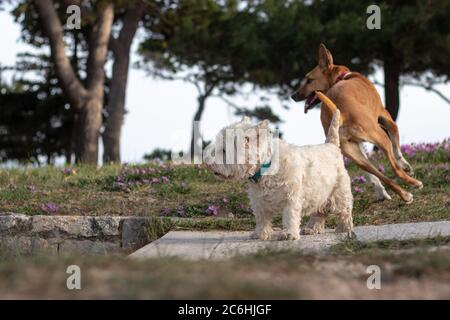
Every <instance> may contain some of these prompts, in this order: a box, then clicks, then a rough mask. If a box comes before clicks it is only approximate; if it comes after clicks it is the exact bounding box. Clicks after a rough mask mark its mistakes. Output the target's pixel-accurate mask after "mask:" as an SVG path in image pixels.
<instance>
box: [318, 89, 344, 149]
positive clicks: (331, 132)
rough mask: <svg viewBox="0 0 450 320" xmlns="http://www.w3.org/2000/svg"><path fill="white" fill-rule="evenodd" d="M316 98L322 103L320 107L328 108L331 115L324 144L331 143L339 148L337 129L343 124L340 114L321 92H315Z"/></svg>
mask: <svg viewBox="0 0 450 320" xmlns="http://www.w3.org/2000/svg"><path fill="white" fill-rule="evenodd" d="M316 95H317V97H318V98H319V100H320V101H322V106H325V107H326V108H328V110H329V111H330V112H331V113H332V114H333V119H332V120H331V124H330V127H329V128H328V134H327V139H326V140H325V142H327V143H333V144H335V145H337V146H338V147H339V127H340V126H341V124H342V123H343V122H344V120H343V119H342V117H341V112H340V111H339V109H338V108H337V107H336V105H335V104H334V102H333V101H331V100H330V99H329V98H328V97H327V96H326V95H324V94H323V93H322V92H319V91H317V92H316Z"/></svg>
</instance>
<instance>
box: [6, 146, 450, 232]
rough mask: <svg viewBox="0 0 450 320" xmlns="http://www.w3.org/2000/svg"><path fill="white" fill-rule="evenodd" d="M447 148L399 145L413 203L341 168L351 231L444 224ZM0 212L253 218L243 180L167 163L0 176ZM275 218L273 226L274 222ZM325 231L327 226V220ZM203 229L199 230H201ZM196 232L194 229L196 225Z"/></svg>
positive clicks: (247, 223) (448, 196) (448, 194)
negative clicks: (384, 197) (387, 197)
mask: <svg viewBox="0 0 450 320" xmlns="http://www.w3.org/2000/svg"><path fill="white" fill-rule="evenodd" d="M449 145H450V142H449V141H448V140H446V141H443V142H441V143H435V144H419V145H407V146H403V151H404V153H405V156H406V157H407V158H408V160H409V161H410V163H411V164H412V166H413V167H414V170H415V176H416V177H417V178H418V179H420V180H422V181H423V183H424V188H423V189H422V190H416V189H414V188H409V187H408V186H405V188H406V189H410V191H411V192H412V193H413V194H414V202H413V203H412V204H410V205H406V204H404V203H403V202H402V201H401V200H400V198H399V197H397V196H396V195H395V194H393V192H392V191H390V190H388V192H389V193H390V194H391V196H392V198H393V199H392V200H391V201H384V202H376V201H375V199H374V192H373V190H372V187H371V185H370V184H369V182H368V181H366V180H367V179H365V177H364V175H365V173H364V172H363V171H362V170H360V169H359V168H357V167H356V166H355V165H354V164H352V163H349V164H348V166H347V167H348V170H349V174H350V176H351V178H352V180H353V183H352V184H353V186H352V188H353V193H354V196H355V204H354V221H355V224H356V225H366V224H385V223H394V222H409V221H433V220H443V219H449V218H450V212H449V207H450V168H449V160H450V147H449ZM371 158H372V160H373V161H374V162H376V163H377V166H379V167H380V168H381V170H383V171H385V172H386V174H387V175H388V176H389V177H394V175H393V173H392V170H391V168H390V166H389V165H387V163H386V161H385V160H384V155H382V154H380V153H377V152H375V153H373V154H372V155H371ZM0 212H15V213H25V214H30V215H35V214H50V215H51V214H61V215H139V216H146V215H154V216H178V217H197V218H208V217H209V218H211V219H205V221H206V220H207V221H209V222H208V223H207V224H206V226H208V227H215V228H235V229H249V228H252V227H253V215H252V214H251V209H250V208H249V204H248V198H247V195H246V182H231V181H222V180H217V179H216V178H215V177H214V175H213V174H212V173H211V172H209V171H208V170H207V169H206V168H204V167H203V166H199V165H195V166H194V165H184V166H175V165H171V164H170V163H165V164H156V163H149V164H146V165H138V166H134V165H122V166H103V167H101V168H95V167H88V166H76V167H70V168H68V167H67V168H56V167H44V168H32V169H2V170H0ZM215 217H230V218H233V219H230V221H233V224H229V223H228V224H223V223H222V224H220V223H216V224H214V223H213V224H211V222H210V220H214V218H215ZM279 220H280V219H279V218H276V219H275V223H278V222H279ZM327 223H328V225H329V226H331V227H332V226H333V225H334V220H333V219H332V218H331V219H329V220H328V221H327ZM204 226H205V225H203V227H204ZM197 227H199V228H201V227H202V225H199V226H197Z"/></svg>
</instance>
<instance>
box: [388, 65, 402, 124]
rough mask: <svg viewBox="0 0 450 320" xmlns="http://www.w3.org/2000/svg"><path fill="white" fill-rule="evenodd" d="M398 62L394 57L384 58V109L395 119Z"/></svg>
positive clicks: (398, 79) (398, 99)
mask: <svg viewBox="0 0 450 320" xmlns="http://www.w3.org/2000/svg"><path fill="white" fill-rule="evenodd" d="M399 66H400V63H399V62H398V61H395V60H394V59H389V58H386V59H385V60H384V97H385V102H386V109H387V110H388V111H389V113H390V114H391V117H392V119H394V121H395V120H397V116H398V111H399V107H400V88H399V86H400V67H399Z"/></svg>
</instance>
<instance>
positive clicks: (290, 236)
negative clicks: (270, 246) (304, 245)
mask: <svg viewBox="0 0 450 320" xmlns="http://www.w3.org/2000/svg"><path fill="white" fill-rule="evenodd" d="M298 239H300V233H299V232H298V231H296V232H291V231H287V230H283V231H281V232H280V235H279V236H278V240H280V241H284V240H298Z"/></svg>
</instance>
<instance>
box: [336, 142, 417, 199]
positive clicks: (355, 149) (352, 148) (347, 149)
mask: <svg viewBox="0 0 450 320" xmlns="http://www.w3.org/2000/svg"><path fill="white" fill-rule="evenodd" d="M341 149H342V151H343V152H344V154H345V155H346V156H347V157H349V158H350V159H352V160H353V161H354V162H355V163H356V164H357V165H358V166H360V167H361V168H362V169H363V170H365V171H367V172H369V173H371V174H373V175H375V176H377V177H378V178H379V179H380V180H381V181H383V182H384V183H385V184H386V185H387V186H388V187H389V188H390V189H392V190H393V191H394V192H395V193H397V194H398V195H399V196H400V198H402V199H403V201H405V202H406V203H411V202H412V201H413V195H412V194H411V193H409V192H406V191H405V190H403V189H402V188H401V187H400V186H399V185H398V184H396V183H395V182H394V181H392V180H391V179H389V178H388V177H386V176H385V175H383V174H382V173H381V172H380V171H378V170H377V169H376V168H375V167H374V165H373V164H372V163H371V162H370V161H369V160H368V159H367V158H366V157H365V156H364V154H363V153H362V152H361V150H360V148H359V144H358V143H356V142H353V141H348V140H347V141H345V140H344V141H343V140H341Z"/></svg>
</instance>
